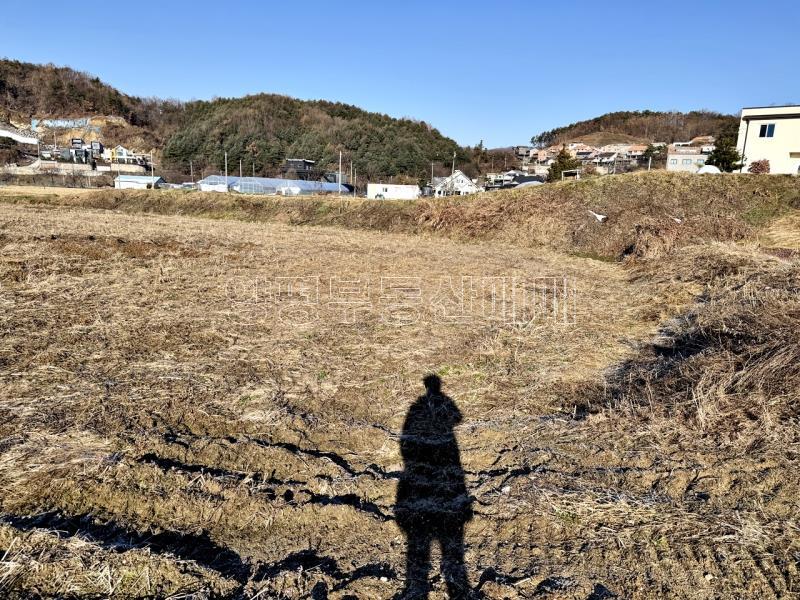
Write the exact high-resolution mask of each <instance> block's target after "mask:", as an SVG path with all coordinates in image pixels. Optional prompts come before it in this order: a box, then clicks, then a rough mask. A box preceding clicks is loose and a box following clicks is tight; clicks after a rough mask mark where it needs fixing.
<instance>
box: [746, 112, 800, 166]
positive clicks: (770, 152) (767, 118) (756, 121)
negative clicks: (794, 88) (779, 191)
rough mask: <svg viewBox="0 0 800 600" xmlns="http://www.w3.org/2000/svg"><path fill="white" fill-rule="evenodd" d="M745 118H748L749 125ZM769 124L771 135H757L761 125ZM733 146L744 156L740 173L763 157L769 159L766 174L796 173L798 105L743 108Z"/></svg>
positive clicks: (799, 140)
mask: <svg viewBox="0 0 800 600" xmlns="http://www.w3.org/2000/svg"><path fill="white" fill-rule="evenodd" d="M795 115H796V116H795ZM747 117H751V118H750V119H749V122H750V126H749V128H748V125H747V123H748V121H747V120H746V118H747ZM775 117H782V118H775ZM769 124H772V125H774V126H775V130H774V132H773V136H772V137H760V131H761V126H762V125H769ZM736 149H737V150H738V151H739V152H740V153H741V154H743V155H744V158H745V160H744V167H743V169H742V172H744V173H746V172H747V168H748V167H749V166H750V164H751V163H753V162H755V161H757V160H763V159H767V160H768V161H769V167H770V173H785V174H789V175H797V174H798V173H800V106H769V107H765V108H745V109H743V110H742V120H741V121H740V122H739V139H738V141H737V144H736Z"/></svg>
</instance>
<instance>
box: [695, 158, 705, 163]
mask: <svg viewBox="0 0 800 600" xmlns="http://www.w3.org/2000/svg"><path fill="white" fill-rule="evenodd" d="M697 164H698V165H704V164H706V159H705V158H698V159H697Z"/></svg>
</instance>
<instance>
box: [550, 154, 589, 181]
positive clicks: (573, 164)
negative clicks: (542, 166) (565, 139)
mask: <svg viewBox="0 0 800 600" xmlns="http://www.w3.org/2000/svg"><path fill="white" fill-rule="evenodd" d="M580 166H581V161H579V160H578V159H577V158H574V157H573V156H572V155H571V154H570V153H569V151H568V150H567V147H566V146H561V150H560V151H559V152H558V154H557V155H556V161H555V162H554V163H553V164H552V165H550V170H549V171H548V173H547V179H548V180H549V181H561V173H563V172H564V171H570V170H572V169H577V168H578V167H580Z"/></svg>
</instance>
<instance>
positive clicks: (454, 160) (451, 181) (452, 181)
mask: <svg viewBox="0 0 800 600" xmlns="http://www.w3.org/2000/svg"><path fill="white" fill-rule="evenodd" d="M455 175H456V151H455V150H453V168H452V169H451V170H450V185H449V186H448V187H449V188H450V195H451V196H452V195H453V189H454V188H455V184H456V182H455V181H454V179H455Z"/></svg>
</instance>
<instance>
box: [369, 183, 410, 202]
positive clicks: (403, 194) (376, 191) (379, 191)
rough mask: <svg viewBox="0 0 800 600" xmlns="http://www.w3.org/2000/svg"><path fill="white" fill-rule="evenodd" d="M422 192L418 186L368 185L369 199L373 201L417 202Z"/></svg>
mask: <svg viewBox="0 0 800 600" xmlns="http://www.w3.org/2000/svg"><path fill="white" fill-rule="evenodd" d="M420 193H421V191H420V189H419V186H418V185H399V184H394V183H368V184H367V198H371V199H373V200H375V199H377V200H416V199H417V198H419V195H420Z"/></svg>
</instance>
